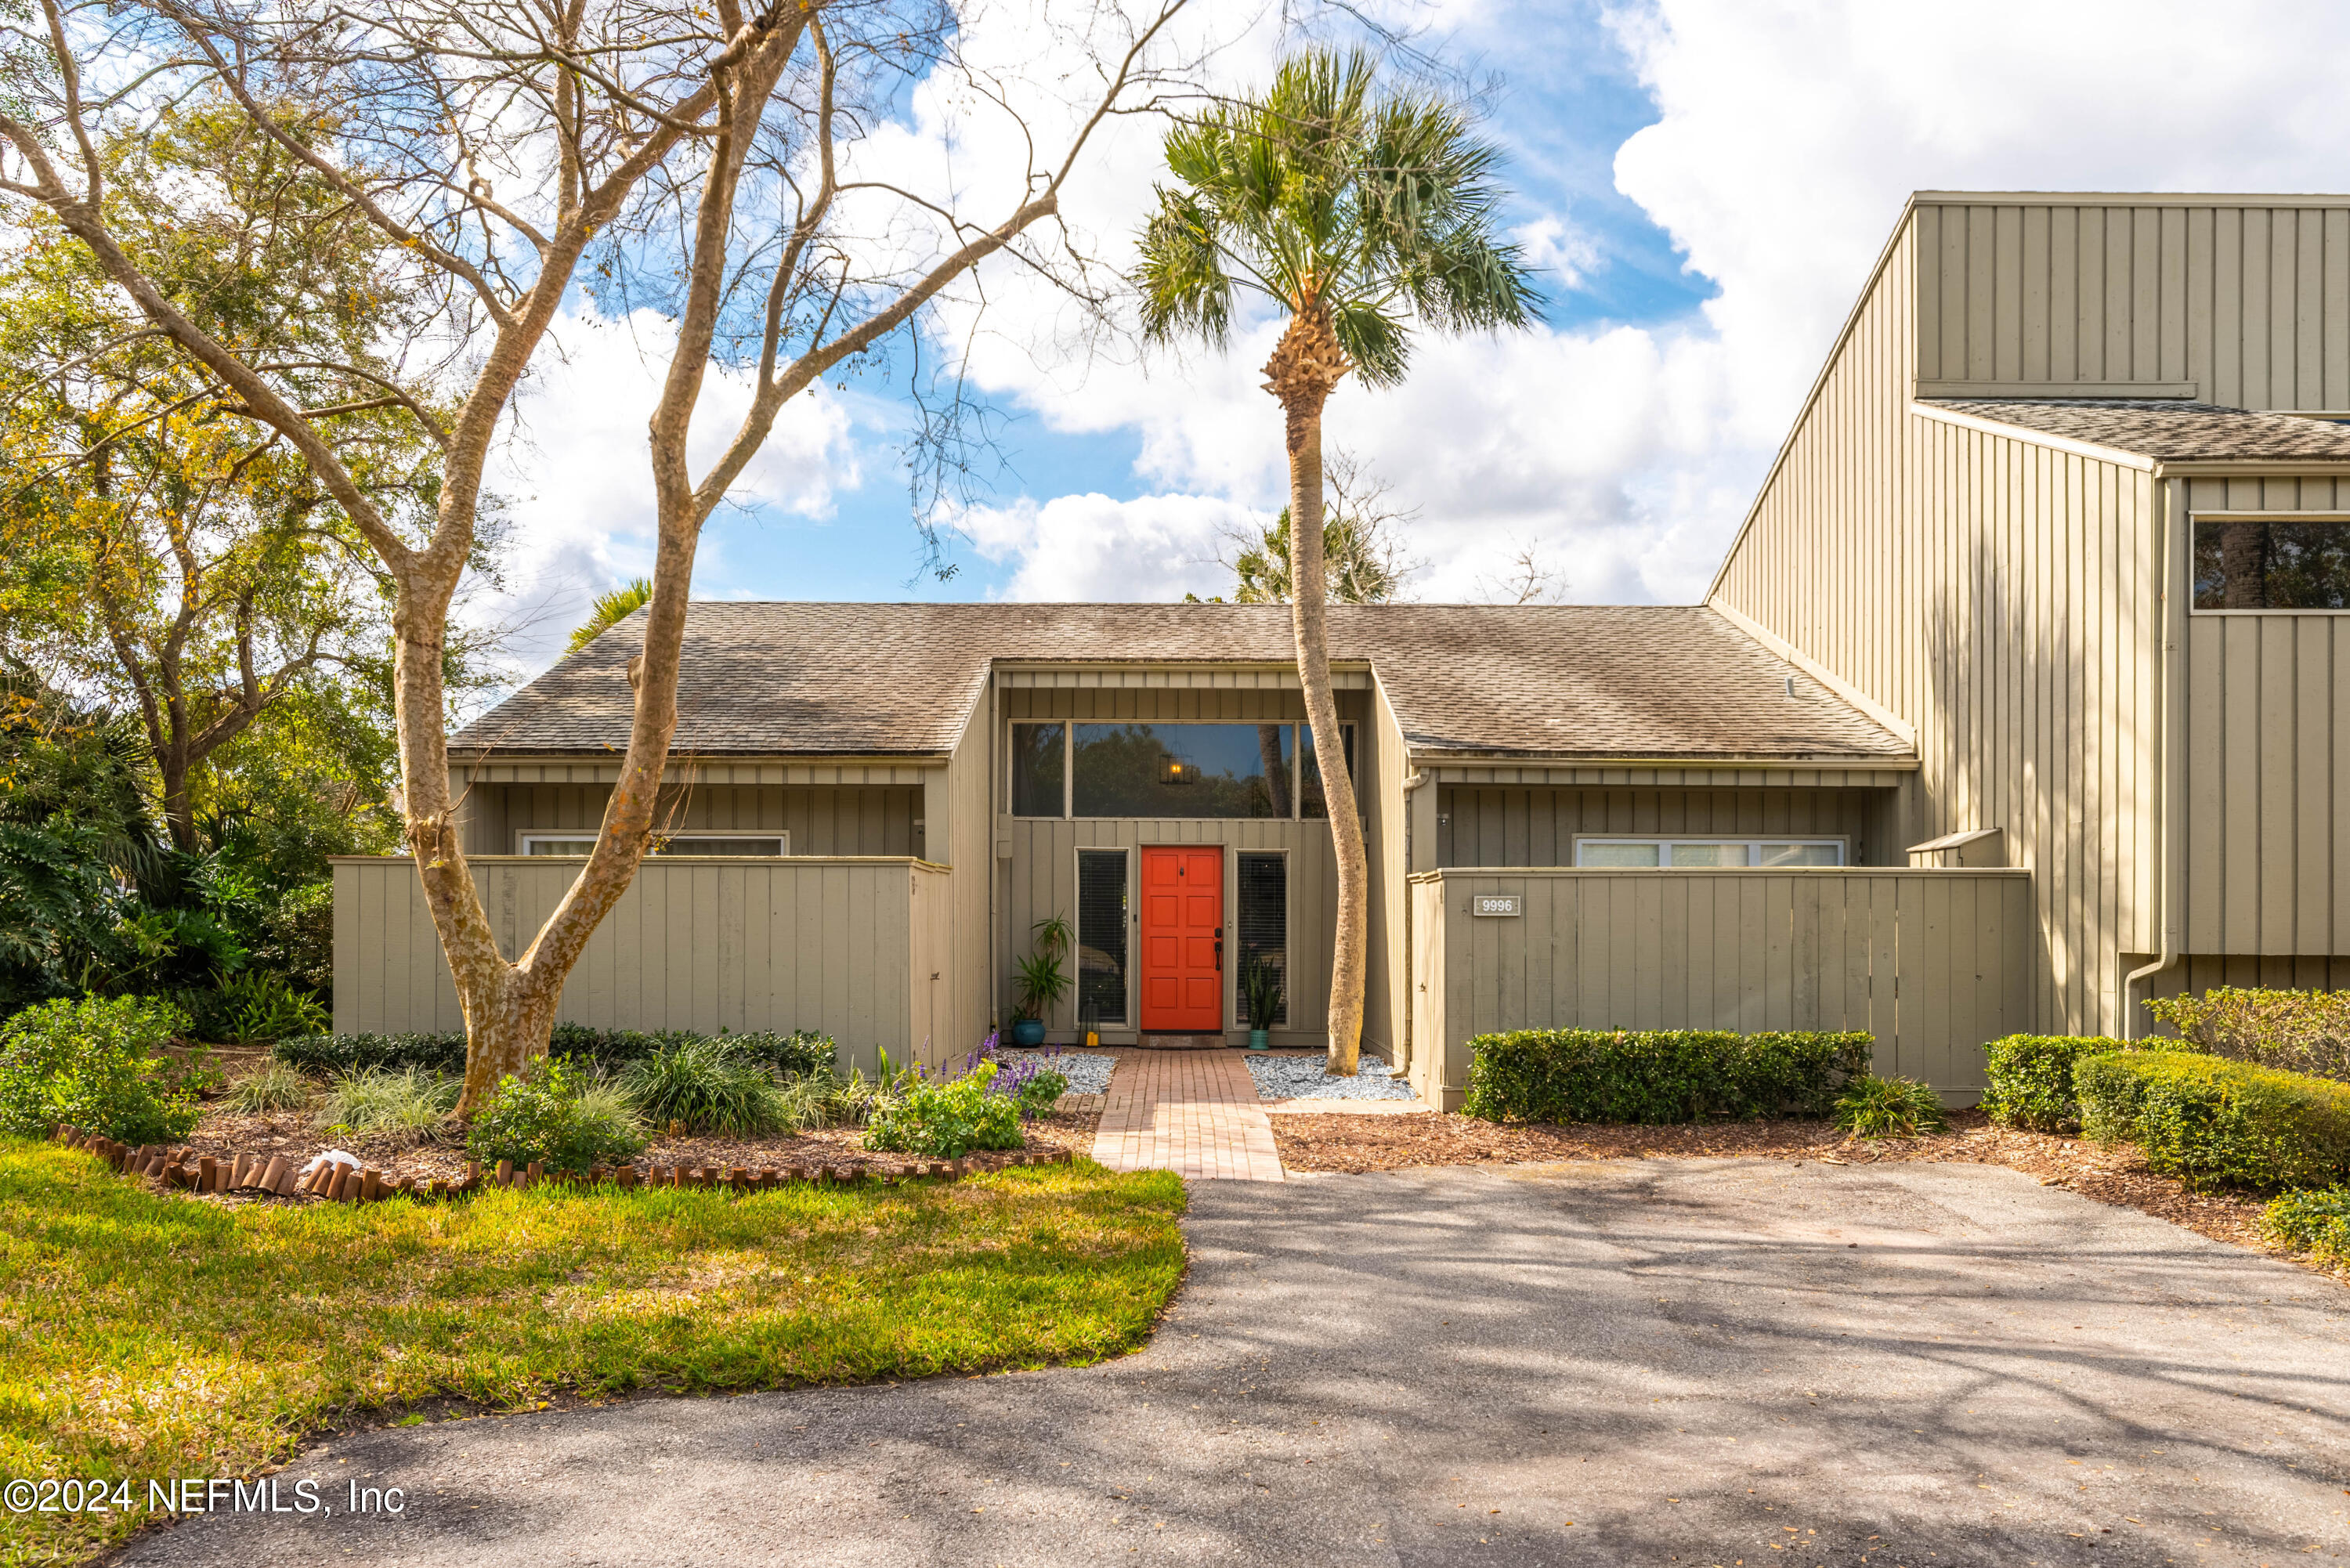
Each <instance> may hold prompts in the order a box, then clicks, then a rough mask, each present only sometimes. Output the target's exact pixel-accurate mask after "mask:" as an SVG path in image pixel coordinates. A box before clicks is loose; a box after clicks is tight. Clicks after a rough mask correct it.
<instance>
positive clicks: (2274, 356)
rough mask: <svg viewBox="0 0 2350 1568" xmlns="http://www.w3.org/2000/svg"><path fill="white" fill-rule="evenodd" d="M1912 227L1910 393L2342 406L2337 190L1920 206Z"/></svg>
mask: <svg viewBox="0 0 2350 1568" xmlns="http://www.w3.org/2000/svg"><path fill="white" fill-rule="evenodd" d="M1913 222H1914V224H1915V228H1916V232H1917V244H1916V255H1915V263H1914V266H1913V267H1912V269H1911V270H1912V273H1913V275H1914V276H1915V278H1916V290H1917V299H1918V311H1917V326H1916V332H1915V337H1914V341H1915V344H1916V348H1917V377H1918V386H1919V390H1920V392H1921V394H1922V395H1926V396H1934V395H1953V394H1960V393H1963V392H1965V391H1966V390H1968V389H1981V390H1983V391H1985V392H1989V393H1993V394H1995V395H2006V396H2030V395H2032V393H2033V389H2044V390H2045V392H2046V393H2047V394H2048V395H2059V394H2061V393H2062V392H2064V391H2066V390H2070V391H2072V392H2073V393H2074V395H2093V394H2094V393H2095V392H2096V391H2100V390H2108V389H2109V390H2110V391H2113V392H2118V393H2122V394H2124V395H2128V394H2131V393H2133V392H2135V393H2137V394H2138V395H2144V394H2145V393H2147V392H2148V391H2160V392H2163V393H2166V394H2168V395H2170V396H2189V397H2199V398H2201V399H2202V400H2205V401H2207V402H2214V403H2225V404H2229V405H2231V406H2235V407H2241V408H2251V409H2308V410H2316V409H2350V204H2345V200H2344V198H2341V197H2310V198H2305V199H2298V200H2296V199H2293V198H2269V199H2262V198H2258V197H2254V198H2250V199H2247V200H2244V201H2241V202H2230V201H2227V200H2224V199H2216V200H2215V199H2213V198H2209V197H2153V198H2146V197H2115V198H2110V199H2105V200H2099V199H2096V198H2079V197H2075V198H2070V199H2067V198H2064V197H2053V198H2052V197H2046V196H1994V197H1978V198H1971V199H1970V198H1965V197H1960V198H1954V199H1951V200H1947V201H1945V200H1938V199H1934V198H1930V197H1920V198H1919V199H1918V203H1917V205H1916V207H1915V208H1914V213H1913Z"/></svg>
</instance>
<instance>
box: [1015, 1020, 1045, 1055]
mask: <svg viewBox="0 0 2350 1568" xmlns="http://www.w3.org/2000/svg"><path fill="white" fill-rule="evenodd" d="M1012 1043H1013V1044H1014V1045H1024V1046H1029V1047H1032V1048H1033V1047H1035V1046H1038V1045H1042V1044H1044V1043H1045V1021H1044V1020H1043V1019H1041V1018H1024V1019H1022V1020H1020V1022H1019V1023H1014V1025H1013V1026H1012Z"/></svg>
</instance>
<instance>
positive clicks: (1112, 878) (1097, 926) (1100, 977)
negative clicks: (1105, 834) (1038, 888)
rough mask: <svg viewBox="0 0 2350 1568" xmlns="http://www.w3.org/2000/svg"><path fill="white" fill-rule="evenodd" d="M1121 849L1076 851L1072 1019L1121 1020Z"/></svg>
mask: <svg viewBox="0 0 2350 1568" xmlns="http://www.w3.org/2000/svg"><path fill="white" fill-rule="evenodd" d="M1127 919H1128V915H1127V905H1126V851H1125V850H1123V849H1080V850H1078V851H1077V1023H1079V1024H1080V1025H1096V1024H1103V1023H1125V1022H1126V937H1127Z"/></svg>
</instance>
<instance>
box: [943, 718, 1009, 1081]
mask: <svg viewBox="0 0 2350 1568" xmlns="http://www.w3.org/2000/svg"><path fill="white" fill-rule="evenodd" d="M994 714H995V710H994V706H993V702H992V701H991V700H990V698H989V697H988V696H983V697H982V698H981V700H980V701H977V702H975V703H973V704H972V714H971V719H970V721H969V722H967V723H966V724H965V725H964V726H963V732H962V739H960V740H959V741H957V742H955V749H954V753H953V754H952V756H951V758H950V759H949V760H948V763H947V788H946V796H945V803H946V807H947V821H946V823H945V824H944V825H943V826H941V825H939V824H935V823H934V824H931V826H930V830H929V834H928V840H929V842H930V844H931V845H932V846H934V847H933V848H932V849H931V851H930V857H931V859H933V860H943V861H945V863H946V864H947V865H949V866H951V867H953V870H954V882H953V888H952V890H951V893H950V894H949V898H951V900H952V906H953V911H954V913H953V920H952V933H951V941H950V947H949V951H948V954H947V974H948V977H949V980H950V981H951V995H952V997H953V1002H952V1005H951V1010H950V1011H949V1012H948V1014H947V1016H946V1017H945V1018H944V1019H943V1020H941V1024H940V1028H941V1034H940V1040H941V1044H945V1045H947V1046H948V1047H950V1048H951V1049H953V1050H970V1049H972V1047H975V1046H976V1045H977V1044H979V1042H980V1038H981V1037H982V1036H983V1035H984V1034H985V1033H987V1026H988V1023H990V1021H991V1017H992V1013H991V998H990V997H989V995H988V981H987V975H988V970H987V933H988V919H989V918H988V901H989V897H990V894H989V888H990V885H991V883H992V882H993V872H994V870H995V860H994V853H995V852H994V836H995V815H994V812H993V809H992V807H993V790H992V788H991V785H990V782H989V781H990V780H991V778H992V777H993V766H994V753H993V751H992V750H991V749H990V747H989V744H988V740H989V737H990V735H991V734H993V731H994Z"/></svg>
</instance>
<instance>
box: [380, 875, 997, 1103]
mask: <svg viewBox="0 0 2350 1568" xmlns="http://www.w3.org/2000/svg"><path fill="white" fill-rule="evenodd" d="M472 865H473V879H474V882H475V885H476V886H478V887H479V888H481V890H482V902H483V906H484V908H485V909H487V910H488V911H489V916H490V925H491V929H493V930H494V931H495V932H496V934H497V939H498V947H499V950H501V951H503V952H504V953H505V954H506V955H507V956H508V957H509V958H511V957H513V956H514V955H515V953H516V952H517V951H519V950H520V949H521V948H522V946H523V945H524V944H526V943H527V942H529V941H530V940H532V938H533V937H534V936H535V935H536V933H537V931H538V929H539V927H540V926H541V925H542V924H544V923H545V921H546V917H547V915H548V914H549V913H550V912H552V911H553V909H554V908H555V906H556V900H558V899H559V898H562V896H563V893H564V889H566V888H568V887H569V886H570V885H571V879H572V878H573V877H576V876H577V875H578V872H579V866H580V862H578V861H577V860H569V859H556V858H552V857H525V856H518V855H498V856H486V855H485V856H478V857H474V858H473V861H472ZM334 866H335V1032H336V1033H338V1034H398V1033H410V1032H416V1033H437V1032H442V1031H450V1030H458V1029H463V1027H464V1018H463V1014H462V1013H461V1012H459V1010H458V1006H457V992H456V986H455V984H454V982H452V981H451V979H450V977H449V964H448V961H447V960H446V959H445V958H444V957H443V956H442V951H441V943H440V940H439V938H438V937H437V936H436V935H435V933H434V931H433V929H432V916H431V914H430V912H429V911H428V910H427V909H426V908H425V904H424V891H423V888H422V886H421V884H420V883H419V882H418V881H417V879H416V867H415V864H414V862H412V861H411V860H410V859H409V858H407V857H404V856H400V857H348V858H338V859H337V860H336V861H335V863H334ZM948 885H949V873H948V871H947V870H946V868H945V867H940V866H933V865H931V864H929V863H928V862H926V861H921V860H915V859H911V858H909V857H904V856H844V857H823V856H809V857H792V858H775V857H741V858H736V857H654V858H651V859H648V860H647V861H646V862H645V863H644V864H643V865H642V866H641V867H639V868H638V871H637V877H636V880H635V881H634V882H633V883H631V884H630V885H629V890H628V891H627V892H626V893H624V894H622V895H621V897H620V901H619V904H618V905H616V906H614V908H613V909H612V912H611V913H610V914H609V915H608V916H606V917H605V918H604V923H603V924H602V925H600V926H598V928H597V929H596V934H595V935H594V936H593V937H591V938H589V939H588V941H587V950H586V951H584V952H583V953H581V954H580V956H579V962H578V964H577V966H576V967H575V968H574V969H573V970H572V971H571V977H570V980H569V981H568V983H567V984H566V986H565V987H564V991H563V1000H562V1002H561V1004H560V1006H559V1007H558V1009H557V1011H556V1018H557V1019H558V1020H559V1021H561V1022H563V1023H585V1024H588V1025H590V1026H592V1027H595V1028H598V1029H688V1030H693V1031H695V1032H697V1033H716V1032H717V1031H718V1030H720V1029H729V1030H733V1031H735V1032H736V1033H740V1032H742V1031H744V1030H754V1029H773V1030H784V1031H788V1030H793V1029H809V1030H815V1031H817V1032H819V1033H825V1034H829V1035H831V1036H832V1038H833V1039H834V1040H835V1041H836V1042H837V1044H839V1045H840V1047H841V1052H842V1059H841V1062H840V1065H841V1066H843V1067H844V1068H846V1067H847V1066H848V1065H850V1064H856V1065H859V1066H862V1067H864V1068H865V1069H867V1070H868V1072H869V1071H871V1070H872V1069H873V1068H875V1067H877V1066H878V1065H879V1061H880V1053H881V1052H882V1051H884V1050H886V1051H888V1052H889V1055H890V1058H891V1059H892V1060H893V1061H896V1062H899V1063H903V1062H906V1061H908V1060H910V1059H911V1057H912V1056H913V1055H914V1054H916V1053H917V1052H918V1051H920V1048H921V1045H922V1043H923V1042H924V1041H925V1040H929V1041H931V1049H930V1053H929V1055H930V1059H931V1060H932V1061H939V1060H943V1059H944V1058H945V1057H946V1056H947V1055H948V1054H960V1053H961V1052H963V1051H967V1050H969V1049H970V1048H971V1042H968V1041H952V1040H947V1039H945V1038H943V1037H942V1036H940V1035H939V1034H938V1024H939V1023H941V1021H942V1020H943V1019H944V1017H945V1010H946V1004H947V1002H948V1000H949V999H950V998H951V996H952V995H953V994H954V990H953V978H952V964H953V960H954V953H953V930H952V920H953V910H952V908H951V900H950V899H949V898H948V897H947V889H948Z"/></svg>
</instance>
